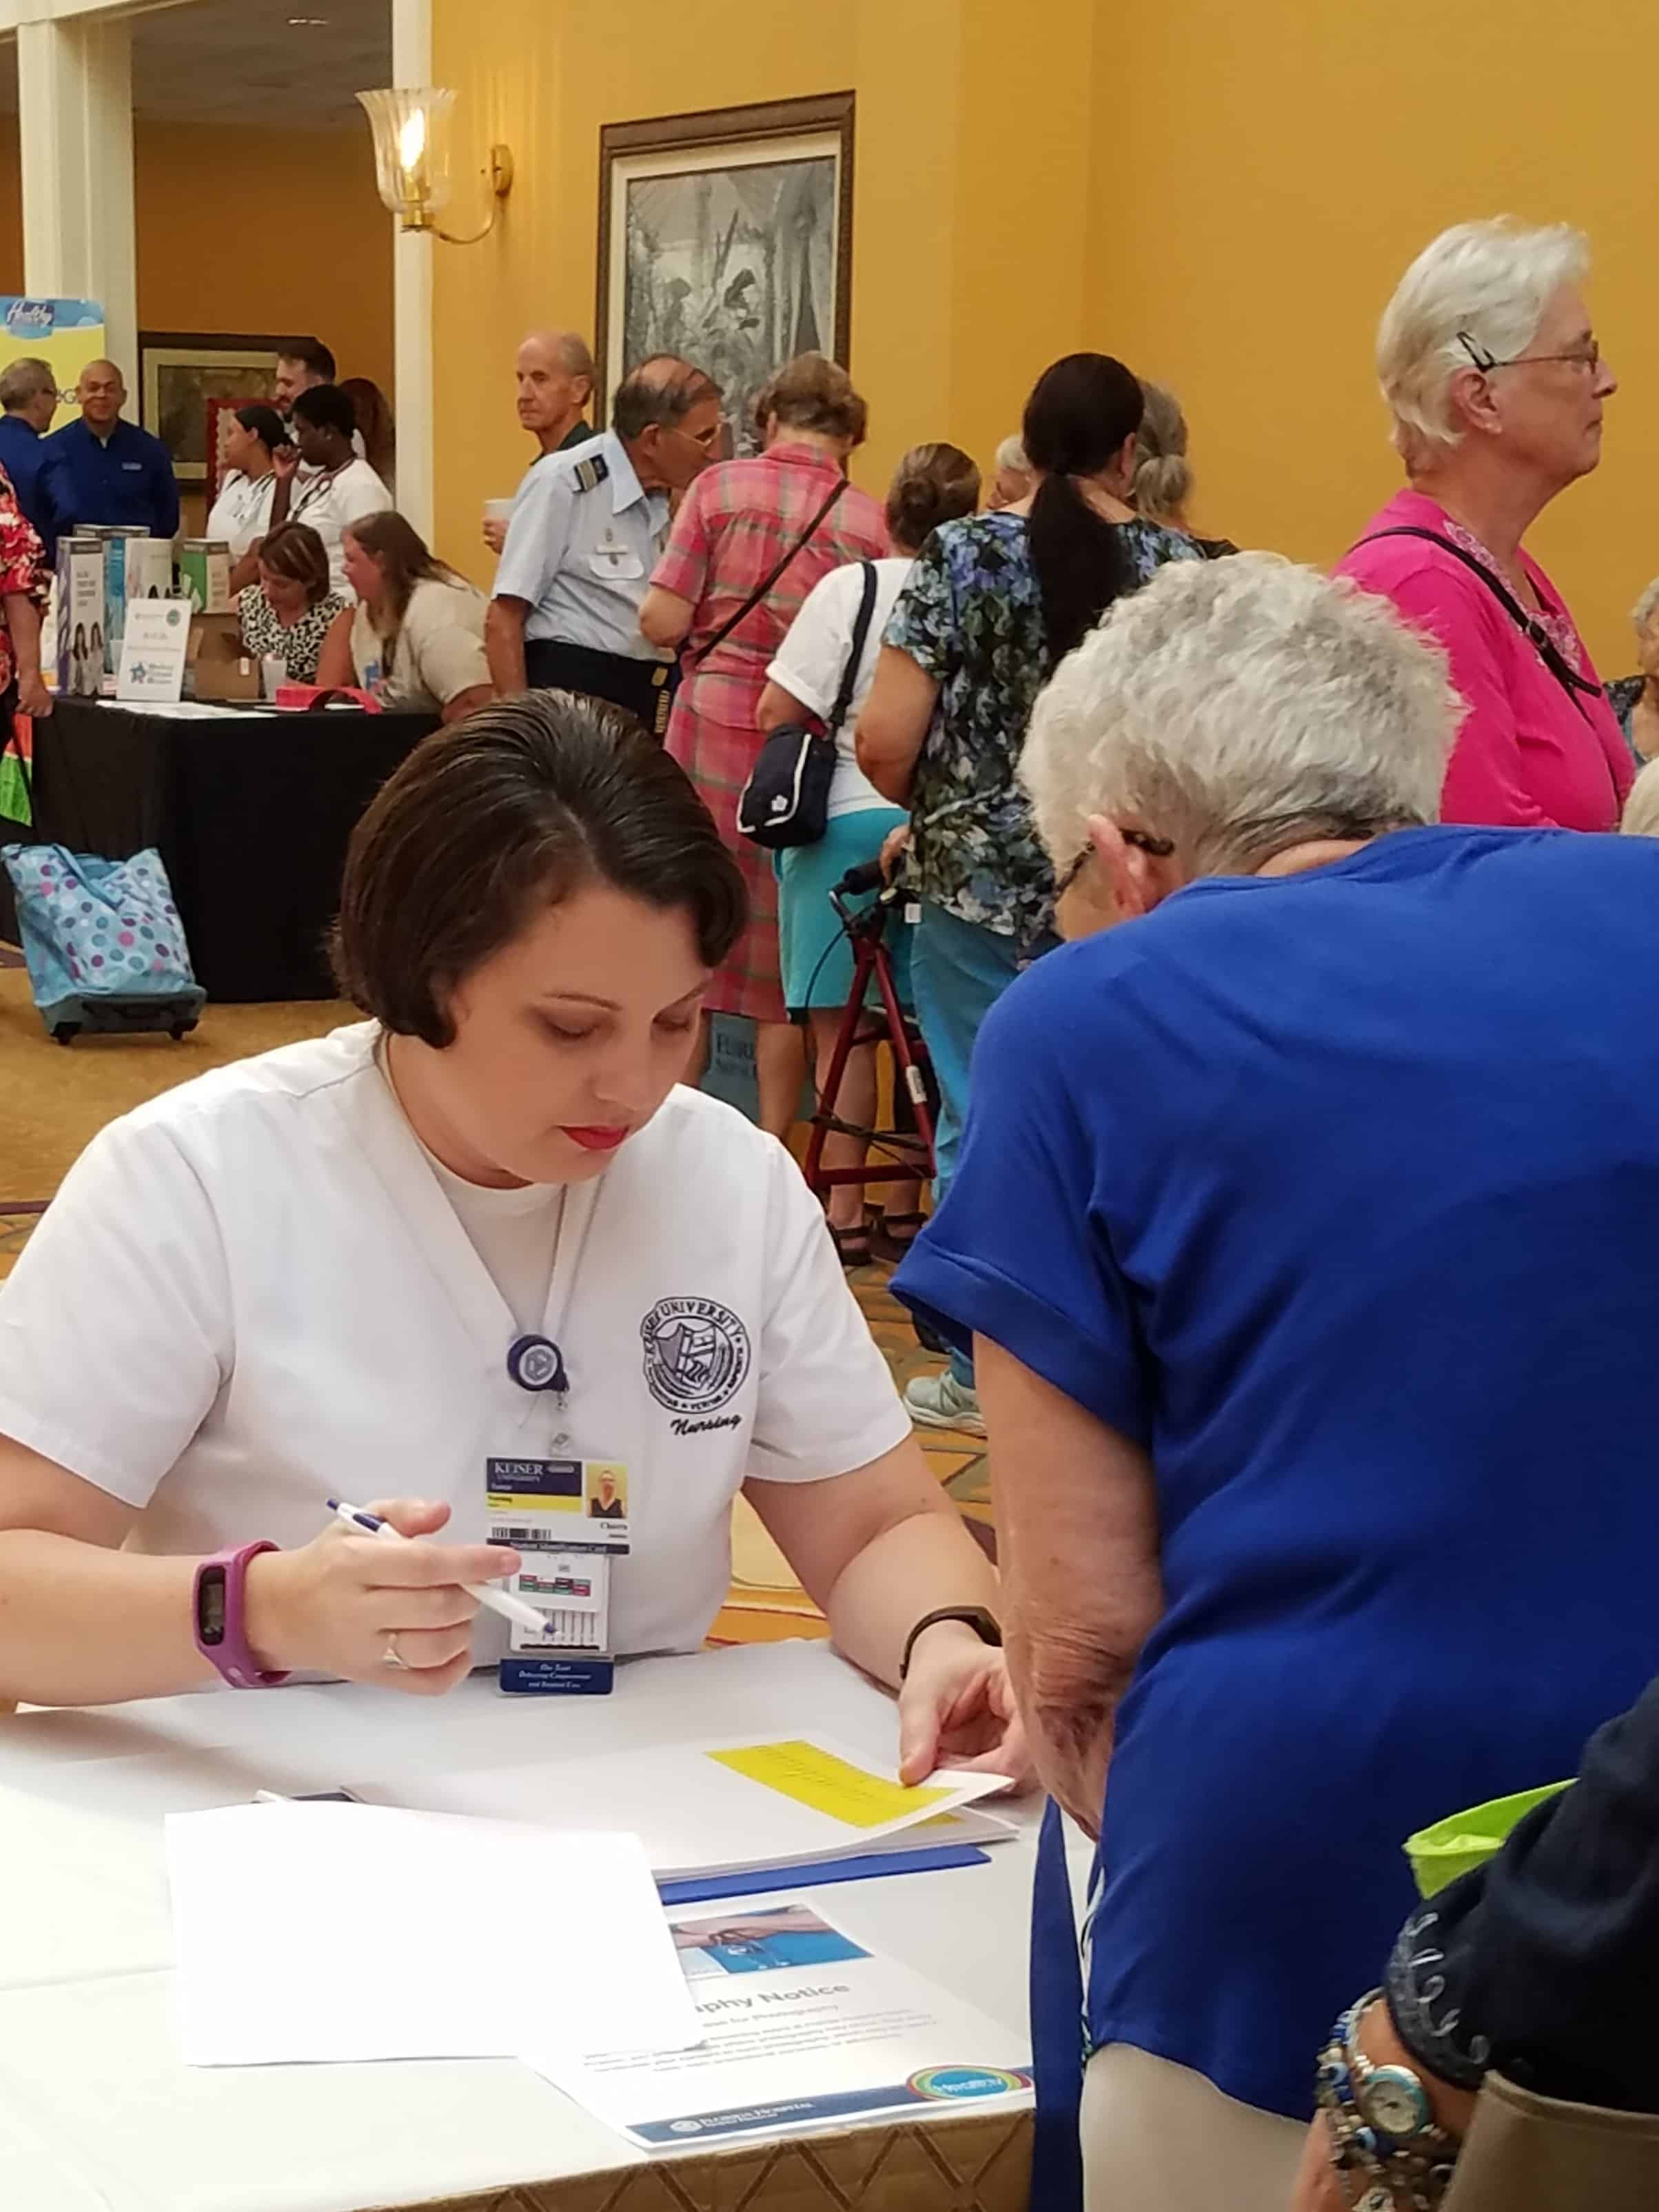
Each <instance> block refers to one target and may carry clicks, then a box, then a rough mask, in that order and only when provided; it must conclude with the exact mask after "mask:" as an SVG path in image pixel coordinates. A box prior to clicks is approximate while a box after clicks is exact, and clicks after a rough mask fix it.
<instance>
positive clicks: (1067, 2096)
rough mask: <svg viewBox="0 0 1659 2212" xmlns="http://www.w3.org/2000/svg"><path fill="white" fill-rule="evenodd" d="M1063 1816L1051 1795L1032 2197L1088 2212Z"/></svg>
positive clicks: (1037, 1935) (1040, 1907)
mask: <svg viewBox="0 0 1659 2212" xmlns="http://www.w3.org/2000/svg"><path fill="white" fill-rule="evenodd" d="M1060 1818H1061V1816H1060V1808H1059V1806H1058V1805H1056V1804H1055V1802H1054V1800H1053V1798H1052V1797H1051V1798H1050V1799H1049V1801H1048V1806H1047V1808H1046V1809H1045V1810H1044V1812H1043V1815H1042V1834H1041V1836H1040V1837H1039V1838H1037V1857H1036V1881H1035V1883H1034V1884H1033V1886H1032V1890H1031V2063H1032V2065H1033V2067H1034V2069H1035V2070H1036V2121H1035V2124H1034V2126H1033V2129H1032V2135H1031V2203H1032V2205H1033V2206H1034V2207H1037V2206H1040V2207H1041V2208H1042V2212H1083V2146H1082V2143H1081V2141H1080V2140H1079V2134H1078V2126H1079V2112H1080V2111H1081V2107H1082V2104H1083V1959H1082V1954H1081V1953H1080V1952H1079V1948H1078V1940H1077V1919H1076V1917H1075V1915H1074V1914H1073V1911H1072V1885H1071V1878H1070V1876H1069V1875H1067V1873H1066V1838H1065V1833H1064V1831H1063V1829H1062V1827H1061V1825H1060Z"/></svg>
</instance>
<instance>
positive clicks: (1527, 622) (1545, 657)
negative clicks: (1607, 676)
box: [1356, 522, 1602, 720]
mask: <svg viewBox="0 0 1659 2212" xmlns="http://www.w3.org/2000/svg"><path fill="white" fill-rule="evenodd" d="M1379 538H1427V539H1428V541H1429V543H1430V544H1431V545H1438V546H1440V547H1442V548H1443V550H1445V551H1446V552H1448V553H1450V554H1452V555H1454V556H1455V558H1456V559H1458V560H1460V561H1461V562H1462V563H1463V566H1464V567H1465V568H1468V570H1470V571H1471V573H1472V574H1474V575H1477V576H1479V577H1480V580H1481V582H1482V583H1483V584H1484V585H1485V586H1486V589H1487V590H1488V591H1489V592H1491V593H1492V597H1493V598H1494V599H1496V600H1497V601H1498V605H1500V606H1501V607H1502V608H1503V609H1504V611H1505V612H1506V613H1507V614H1508V616H1509V617H1510V621H1511V622H1512V623H1514V624H1515V626H1516V629H1519V630H1521V631H1522V632H1523V633H1524V634H1525V635H1526V638H1527V641H1528V643H1529V644H1530V645H1531V647H1532V648H1533V650H1534V653H1536V654H1537V655H1538V658H1539V659H1541V661H1542V662H1543V664H1544V665H1545V667H1546V668H1547V669H1548V671H1549V672H1550V674H1551V675H1552V676H1553V678H1555V680H1556V682H1557V683H1558V684H1559V685H1560V686H1561V688H1562V690H1564V691H1565V693H1566V695H1567V696H1568V697H1569V698H1570V699H1571V701H1572V703H1573V705H1574V706H1575V707H1577V709H1578V711H1579V713H1580V714H1584V706H1583V699H1584V698H1589V699H1599V698H1601V696H1602V691H1601V685H1600V684H1592V683H1590V682H1589V679H1588V678H1585V677H1583V676H1581V675H1580V674H1579V673H1578V671H1577V669H1576V668H1574V667H1573V666H1572V665H1571V663H1570V662H1569V661H1568V660H1567V659H1566V657H1565V654H1564V653H1562V651H1561V649H1560V647H1559V646H1558V645H1557V644H1556V642H1555V640H1554V639H1553V637H1552V636H1551V635H1550V634H1549V632H1548V631H1547V629H1545V628H1544V626H1543V624H1542V623H1540V622H1538V621H1537V620H1536V619H1535V618H1534V617H1533V616H1531V615H1529V614H1528V612H1527V611H1526V609H1525V608H1524V607H1523V606H1522V604H1521V602H1520V600H1519V599H1516V596H1515V593H1514V592H1512V591H1510V587H1509V586H1508V585H1507V584H1506V583H1505V582H1504V580H1503V578H1502V577H1501V576H1494V575H1493V574H1492V570H1491V569H1490V568H1487V566H1486V562H1484V561H1478V560H1476V558H1475V556H1474V554H1473V553H1466V552H1465V551H1464V550H1463V548H1462V546H1461V545H1459V544H1457V543H1456V541H1455V539H1453V538H1445V537H1443V536H1442V535H1441V533H1440V532H1439V531H1437V530H1423V529H1420V528H1419V527H1418V526H1417V525H1416V524H1415V523H1409V522H1402V523H1397V524H1396V525H1395V526H1394V527H1393V528H1392V529H1389V530H1374V531H1373V532H1371V534H1370V537H1369V538H1361V539H1360V541H1359V543H1360V544H1361V545H1375V544H1376V542H1377V540H1378V539H1379ZM1356 550H1357V549H1356ZM1581 693H1582V694H1583V698H1581V696H1580V694H1581ZM1585 720H1589V716H1588V715H1585Z"/></svg>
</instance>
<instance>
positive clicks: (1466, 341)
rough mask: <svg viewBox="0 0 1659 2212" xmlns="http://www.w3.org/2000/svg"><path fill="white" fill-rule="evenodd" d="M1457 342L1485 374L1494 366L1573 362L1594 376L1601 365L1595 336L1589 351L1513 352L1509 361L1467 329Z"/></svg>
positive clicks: (1522, 366) (1513, 366) (1525, 365)
mask: <svg viewBox="0 0 1659 2212" xmlns="http://www.w3.org/2000/svg"><path fill="white" fill-rule="evenodd" d="M1457 343H1458V344H1459V345H1461V346H1462V349H1463V350H1464V352H1465V353H1466V354H1468V357H1469V359H1470V360H1471V361H1472V362H1474V366H1475V367H1476V368H1478V369H1479V370H1480V374H1482V375H1483V376H1485V375H1486V374H1487V373H1488V372H1489V371H1490V370H1492V369H1494V368H1529V367H1530V366H1531V365H1532V364H1533V363H1534V362H1545V361H1566V362H1571V363H1572V365H1573V367H1574V368H1587V369H1589V373H1590V374H1591V375H1592V376H1594V375H1595V372H1596V370H1597V369H1598V368H1601V347H1600V346H1599V345H1598V344H1597V343H1596V342H1595V339H1594V338H1592V339H1591V340H1590V342H1589V351H1588V352H1587V353H1517V354H1512V355H1511V356H1510V358H1509V359H1508V360H1507V361H1499V360H1498V356H1497V355H1496V354H1492V353H1488V352H1487V350H1486V347H1485V346H1483V345H1477V344H1476V343H1475V342H1474V339H1473V338H1472V337H1470V336H1469V334H1468V331H1459V332H1458V333H1457Z"/></svg>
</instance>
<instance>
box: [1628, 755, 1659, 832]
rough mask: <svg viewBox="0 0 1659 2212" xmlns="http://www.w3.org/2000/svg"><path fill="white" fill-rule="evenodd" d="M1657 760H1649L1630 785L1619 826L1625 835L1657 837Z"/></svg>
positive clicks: (1658, 778) (1658, 821) (1658, 813)
mask: <svg viewBox="0 0 1659 2212" xmlns="http://www.w3.org/2000/svg"><path fill="white" fill-rule="evenodd" d="M1656 769H1659V761H1650V762H1649V763H1648V764H1647V766H1646V767H1645V768H1644V769H1643V770H1642V773H1641V774H1640V775H1638V777H1637V779H1636V781H1635V782H1634V783H1633V784H1632V786H1631V787H1630V797H1629V798H1628V799H1626V801H1625V811H1624V813H1623V814H1622V815H1621V816H1620V822H1619V827H1620V829H1622V830H1623V831H1624V833H1625V835H1626V836H1627V837H1659V775H1656V774H1655V770H1656Z"/></svg>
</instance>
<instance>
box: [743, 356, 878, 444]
mask: <svg viewBox="0 0 1659 2212" xmlns="http://www.w3.org/2000/svg"><path fill="white" fill-rule="evenodd" d="M774 415H775V416H777V418H778V422H779V424H780V426H781V428H784V429H786V430H817V432H819V433H820V435H823V437H826V438H846V439H848V440H850V441H851V442H852V443H853V444H854V445H855V446H861V445H862V444H863V443H864V434H865V430H866V428H867V427H868V424H869V420H870V410H869V409H868V408H867V407H866V405H865V404H864V402H863V400H862V399H860V397H859V395H858V393H857V392H855V391H854V389H853V380H852V378H851V377H850V376H848V374H847V371H846V370H845V369H844V368H842V366H841V364H840V362H834V361H830V360H828V359H827V358H826V357H825V356H824V355H823V354H821V353H799V354H797V355H796V356H795V358H794V359H793V361H787V362H785V363H784V365H783V367H782V368H781V369H778V370H777V371H776V372H775V374H773V375H771V376H769V378H768V379H767V380H766V382H765V383H764V384H763V385H762V386H761V388H760V390H759V391H758V392H757V393H756V394H755V428H757V430H758V431H759V432H760V434H761V435H762V437H764V436H765V435H766V426H767V423H768V422H769V421H770V420H771V418H772V416H774Z"/></svg>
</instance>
